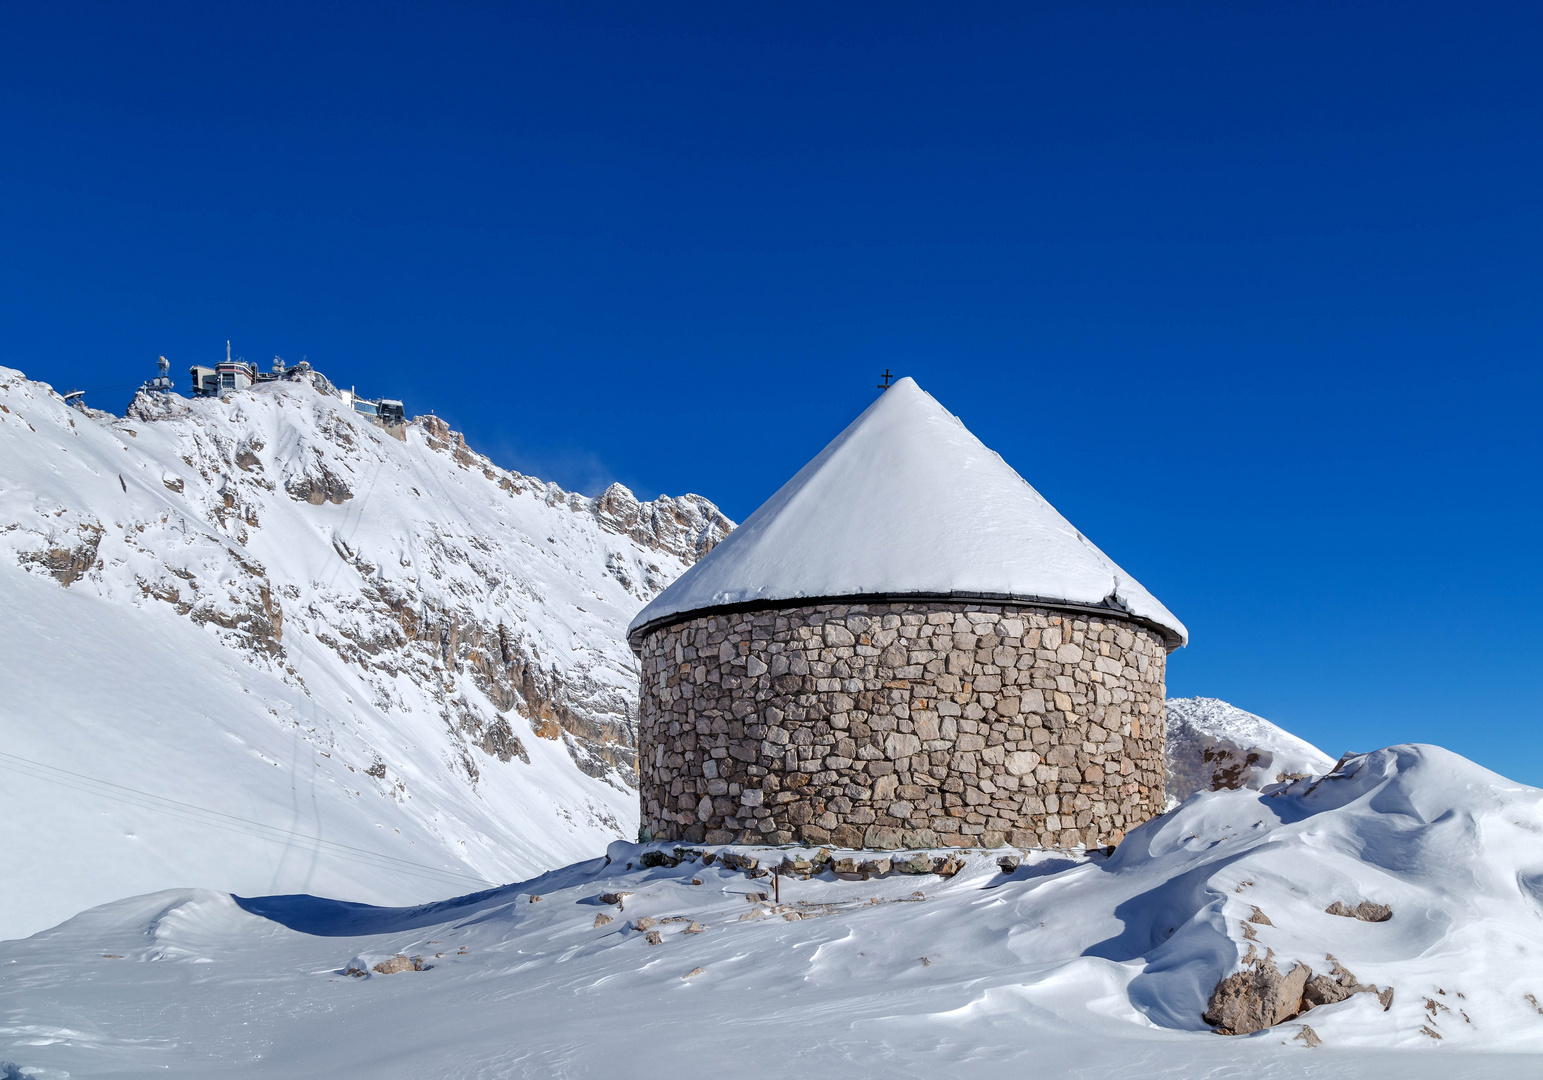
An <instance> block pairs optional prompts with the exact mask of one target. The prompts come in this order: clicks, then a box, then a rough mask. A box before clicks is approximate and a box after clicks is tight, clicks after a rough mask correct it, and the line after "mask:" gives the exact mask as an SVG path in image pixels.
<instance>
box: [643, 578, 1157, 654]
mask: <svg viewBox="0 0 1543 1080" xmlns="http://www.w3.org/2000/svg"><path fill="white" fill-rule="evenodd" d="M915 602H922V603H936V604H997V605H1000V606H1002V607H1024V608H1046V609H1048V610H1050V611H1063V612H1067V613H1069V614H1073V615H1096V616H1099V617H1101V618H1105V619H1117V620H1119V621H1120V622H1126V623H1131V624H1133V625H1135V626H1140V627H1144V628H1145V629H1147V630H1151V631H1152V632H1154V633H1155V634H1157V636H1158V637H1160V638H1161V639H1162V641H1163V647H1164V648H1165V649H1167V650H1168V651H1169V652H1173V650H1175V649H1177V648H1178V647H1179V646H1180V645H1182V644H1183V641H1182V640H1181V639H1180V638H1179V636H1178V635H1177V634H1176V633H1174V632H1173V631H1172V630H1170V629H1168V628H1167V627H1166V626H1163V625H1162V624H1161V623H1157V622H1153V621H1152V620H1151V619H1144V618H1142V617H1141V616H1139V615H1132V614H1131V613H1130V612H1129V611H1127V610H1126V609H1125V608H1123V607H1119V606H1116V605H1114V604H1109V603H1103V604H1074V603H1072V602H1070V601H1067V600H1047V599H1046V598H1044V597H1042V596H1008V595H1006V594H1005V593H1003V594H999V593H978V592H949V593H931V592H928V593H858V594H857V595H855V596H795V597H789V598H787V599H781V600H745V601H742V602H740V603H737V604H717V605H714V606H713V607H704V608H695V609H693V610H691V611H680V612H676V613H675V614H673V615H662V616H660V617H659V618H657V619H653V620H651V621H650V622H646V623H644V624H643V625H642V626H639V627H638V628H637V629H635V630H632V631H630V632H629V633H628V634H627V644H628V645H630V646H631V647H632V651H633V653H634V654H636V655H637V656H642V655H643V639H644V638H646V637H647V636H648V635H649V634H652V633H653V632H654V631H655V630H660V629H663V628H664V627H666V626H674V625H676V624H678V623H684V622H690V621H691V620H693V619H700V618H702V617H704V616H707V615H738V614H742V613H744V612H747V611H773V610H777V609H782V608H788V609H792V608H809V607H820V606H821V605H824V604H843V605H847V606H852V605H861V604H896V603H915Z"/></svg>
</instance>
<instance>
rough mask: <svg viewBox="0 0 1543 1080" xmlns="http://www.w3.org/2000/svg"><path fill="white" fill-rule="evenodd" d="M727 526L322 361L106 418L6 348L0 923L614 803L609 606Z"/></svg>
mask: <svg viewBox="0 0 1543 1080" xmlns="http://www.w3.org/2000/svg"><path fill="white" fill-rule="evenodd" d="M394 436H395V437H394ZM729 528H730V523H729V522H728V521H726V520H725V519H724V518H723V516H722V515H721V514H719V513H718V511H717V509H716V508H715V507H714V506H713V505H712V504H711V503H709V502H707V501H706V500H705V499H701V498H699V497H697V496H690V495H688V496H685V497H683V498H678V499H670V498H662V499H659V500H657V501H655V502H652V503H639V502H638V501H637V500H636V499H635V498H633V497H632V495H631V493H630V492H628V491H627V490H626V489H625V488H622V487H620V486H619V485H617V486H613V487H612V488H611V489H610V490H609V491H607V492H606V493H605V494H604V495H602V496H601V497H599V498H598V499H589V498H584V497H582V496H578V495H574V494H570V493H568V492H565V491H562V490H561V489H559V488H557V487H556V486H555V485H551V484H542V483H541V482H539V481H535V480H532V479H529V478H527V477H524V476H521V475H519V474H518V473H512V472H506V471H504V470H502V469H498V468H496V467H494V466H493V465H492V464H491V463H490V462H489V461H488V460H487V459H485V458H483V457H482V456H480V455H478V454H475V453H473V452H472V451H470V450H468V449H467V447H466V446H465V444H464V441H463V440H461V438H460V437H459V436H458V435H456V434H455V433H454V432H452V431H450V430H449V429H448V428H447V427H446V426H445V425H444V423H443V422H442V421H439V420H437V419H435V418H433V417H420V418H418V419H417V420H415V421H414V422H413V423H411V424H409V425H407V426H406V427H405V428H397V429H395V431H394V433H393V432H391V431H387V430H384V429H382V428H379V427H376V426H374V425H373V424H371V423H369V422H367V421H365V420H364V418H363V417H361V416H359V415H358V414H356V413H355V412H353V411H352V410H351V409H349V408H348V407H347V406H346V405H345V404H344V402H343V401H342V400H341V399H340V398H339V397H338V396H337V394H336V393H335V392H331V390H330V387H329V386H328V385H327V383H326V382H325V380H323V379H321V378H320V377H319V376H307V377H306V379H305V380H304V381H299V382H277V383H266V384H259V385H258V386H257V387H254V388H253V389H251V390H249V391H243V392H240V393H236V394H234V395H232V396H231V397H229V398H228V399H226V400H212V399H200V400H195V401H188V400H186V399H183V398H180V397H176V396H170V395H157V394H142V395H140V396H139V397H138V398H137V399H136V400H135V402H134V404H133V406H131V408H130V410H129V415H128V417H127V418H117V417H113V416H111V415H109V414H106V413H99V412H93V413H89V414H88V413H85V412H82V411H80V410H76V409H72V408H69V407H67V406H66V405H65V404H64V403H63V401H62V399H61V398H60V397H59V396H58V395H57V394H55V393H54V392H53V391H52V390H51V389H50V388H49V387H47V386H46V385H43V384H40V383H36V382H30V381H28V380H26V379H25V378H24V377H23V376H22V375H21V373H19V372H16V371H12V370H9V369H0V612H3V617H0V685H3V688H4V692H3V693H0V852H3V853H4V862H5V873H4V878H5V880H6V881H7V883H8V884H7V886H6V887H5V888H3V889H0V937H9V936H15V935H19V934H23V933H30V932H32V931H35V930H38V929H41V928H42V927H44V926H49V925H52V924H54V923H56V922H58V921H59V920H60V919H61V918H64V917H67V916H68V915H69V914H70V913H72V912H75V911H79V910H80V909H82V908H83V907H87V906H90V905H93V904H98V903H102V902H104V901H107V900H110V899H113V898H115V897H119V896H123V895H125V894H127V893H136V892H145V891H150V890H155V889H162V888H167V887H171V886H181V885H200V886H205V887H211V888H220V889H230V890H234V891H239V892H274V891H305V892H316V893H322V894H327V895H334V896H340V897H348V898H351V899H357V900H364V901H374V902H380V903H407V902H413V901H416V900H422V899H426V898H429V897H432V896H440V895H444V894H445V893H446V892H447V891H452V892H453V891H460V890H464V889H465V888H468V887H476V885H477V884H479V883H483V882H488V883H492V882H500V881H507V880H511V879H512V878H516V877H521V876H525V875H527V874H530V873H534V872H536V871H537V870H539V869H544V868H547V867H551V866H556V865H562V864H564V863H567V862H570V861H572V860H573V859H576V858H581V857H584V856H586V855H588V854H592V853H593V852H595V851H598V850H601V849H603V847H604V845H605V844H606V843H609V842H610V841H613V840H615V839H616V838H617V837H619V836H631V835H634V834H635V829H636V813H637V809H636V796H635V794H634V793H633V791H632V790H631V788H630V787H629V786H628V782H629V780H630V778H631V776H632V746H633V737H632V730H631V717H632V710H633V708H634V703H635V699H636V679H637V676H636V668H635V663H634V660H633V658H632V656H631V654H630V653H629V651H628V650H627V647H626V645H625V643H624V641H623V638H622V633H623V628H624V627H625V625H626V623H627V621H628V620H629V619H630V618H631V617H632V615H633V614H635V613H636V612H637V610H638V609H639V608H641V607H642V606H643V604H644V603H645V602H646V601H647V600H648V599H650V598H651V597H652V596H654V595H655V594H656V593H657V592H658V591H659V590H660V589H661V588H663V587H664V586H665V585H666V584H667V583H668V582H670V581H671V580H673V579H674V578H675V577H676V576H677V575H679V574H680V573H681V572H682V571H683V570H684V569H685V568H686V567H687V566H688V565H689V564H690V563H691V562H693V561H694V560H695V559H696V558H698V557H699V556H700V555H701V554H703V553H704V552H706V551H707V550H709V549H710V548H711V547H712V546H713V544H714V543H716V541H717V540H718V539H720V538H721V537H722V536H723V535H724V534H725V533H726V532H727V531H728V529H729ZM23 882H24V883H25V885H24V887H18V883H23Z"/></svg>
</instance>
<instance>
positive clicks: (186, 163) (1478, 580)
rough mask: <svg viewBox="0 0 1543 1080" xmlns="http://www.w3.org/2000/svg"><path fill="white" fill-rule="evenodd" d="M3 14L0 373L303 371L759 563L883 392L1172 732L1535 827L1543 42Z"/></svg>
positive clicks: (148, 13) (1541, 678)
mask: <svg viewBox="0 0 1543 1080" xmlns="http://www.w3.org/2000/svg"><path fill="white" fill-rule="evenodd" d="M325 7H326V10H325V11H321V10H317V8H318V5H296V6H290V5H284V4H262V5H251V6H242V5H231V4H217V5H200V6H189V7H177V6H173V5H164V4H161V5H144V6H141V7H138V8H134V7H131V6H129V5H121V4H113V5H76V4H65V3H53V4H46V5H45V4H35V5H30V7H23V6H22V5H10V6H8V7H7V8H6V10H5V12H4V14H3V15H0V331H3V332H0V363H4V364H7V365H11V366H15V367H20V368H22V369H23V370H25V371H26V372H27V373H28V374H30V375H32V376H33V377H35V378H41V379H45V380H48V381H50V382H52V383H54V384H56V385H57V386H59V387H60V388H61V389H64V388H67V387H69V386H79V387H82V388H85V389H87V390H89V391H92V393H91V394H90V399H91V400H92V401H93V402H94V403H95V404H97V405H99V406H104V407H112V408H116V409H121V408H122V406H123V404H124V403H125V401H126V400H127V396H128V389H129V385H130V384H132V383H134V382H137V381H138V380H139V379H140V378H143V377H145V376H147V375H149V374H152V373H153V367H152V365H153V362H154V358H155V356H156V354H158V353H165V354H166V355H167V356H169V357H170V358H171V359H172V360H173V361H174V363H175V365H176V367H175V368H174V374H176V375H177V376H178V379H179V381H180V382H182V383H183V384H185V380H186V375H185V372H186V368H187V365H189V364H191V363H193V362H208V361H209V360H211V359H213V358H215V357H217V356H220V355H222V352H223V348H224V342H225V340H226V339H227V338H230V339H232V340H233V341H234V343H235V348H236V350H237V352H238V353H240V354H244V355H245V356H246V357H248V358H249V359H256V360H260V361H263V362H266V361H268V360H269V359H270V358H271V357H272V356H273V355H274V354H275V353H280V354H282V355H283V356H284V357H285V358H286V359H288V360H291V361H294V360H298V359H300V358H301V356H302V355H304V356H307V357H309V359H310V360H311V361H312V363H314V364H315V365H317V366H318V367H319V368H321V369H322V370H323V371H325V372H326V373H327V374H328V375H330V376H331V377H332V378H333V379H334V380H335V381H337V382H340V383H342V384H344V385H348V384H355V385H357V386H358V387H359V389H360V391H361V392H367V393H371V394H375V395H380V394H385V395H388V396H397V397H401V398H403V399H405V401H406V402H407V405H408V408H409V411H412V412H422V411H428V410H429V409H434V410H435V411H437V412H438V413H440V414H441V415H442V416H445V417H447V418H448V419H450V420H451V421H452V422H453V423H454V424H455V425H456V426H458V427H460V428H461V429H463V430H464V431H465V432H466V434H467V437H468V440H469V441H470V442H471V443H472V444H473V445H474V446H476V447H478V448H479V449H482V450H484V451H487V452H489V453H490V454H491V455H492V456H493V457H494V458H495V459H496V460H498V461H499V462H500V463H502V464H505V465H509V466H512V467H516V468H520V469H522V470H524V471H527V472H532V473H535V474H537V475H539V476H542V477H544V478H548V479H555V480H557V481H559V482H560V483H563V484H564V485H566V486H569V487H577V488H580V489H583V490H586V491H591V492H593V491H596V490H598V489H600V488H601V487H603V486H604V485H605V484H606V483H608V482H610V481H611V480H613V479H619V480H621V481H622V482H623V483H626V484H627V485H629V486H630V487H632V488H633V489H634V490H636V491H638V492H639V493H640V494H643V495H654V494H657V493H659V492H661V491H665V492H672V493H679V492H684V491H696V492H700V493H702V494H704V495H707V496H709V497H710V498H712V499H714V500H716V501H717V502H718V503H719V504H720V505H721V506H722V507H723V508H724V510H725V511H726V512H727V513H729V514H730V515H731V516H733V517H735V518H743V517H744V516H745V515H747V514H748V513H749V512H750V511H751V510H753V509H754V508H755V507H756V506H757V505H758V504H759V503H760V501H761V500H762V499H764V498H765V497H766V496H767V495H768V494H770V493H771V492H772V491H773V490H775V489H776V487H777V486H778V485H779V484H780V483H781V482H782V481H783V480H784V479H786V478H787V477H788V476H789V475H791V474H792V473H793V472H794V471H795V470H796V469H797V468H798V466H800V465H801V464H802V463H803V462H804V461H805V460H806V459H807V458H809V457H810V456H812V455H813V454H814V453H815V452H816V451H817V450H818V449H819V447H820V446H822V445H823V444H824V443H825V442H826V441H827V440H828V439H829V438H830V437H831V436H832V435H834V434H835V433H836V432H837V431H838V430H840V428H841V427H842V426H843V425H844V424H845V423H846V422H847V421H848V420H850V419H851V418H852V417H853V416H855V415H856V414H857V413H858V412H859V411H860V410H861V409H862V408H863V407H864V406H866V405H867V404H868V403H869V402H870V401H871V400H872V398H873V396H874V394H875V393H876V392H877V391H876V390H875V389H874V384H875V381H876V376H877V375H878V374H879V372H881V371H882V370H883V369H884V368H886V367H888V368H890V369H892V370H894V371H896V372H897V373H902V374H909V375H913V376H915V377H916V378H917V379H918V381H919V382H920V383H921V384H922V386H923V387H925V388H926V389H928V390H929V391H931V392H932V393H933V394H934V395H936V396H937V397H938V398H939V399H940V400H941V401H942V402H943V404H944V405H946V406H948V407H949V408H951V409H952V410H954V411H955V412H957V413H958V414H959V415H960V416H961V417H962V418H963V419H964V420H965V422H966V423H967V424H969V425H970V426H971V427H972V428H973V429H974V430H975V432H976V433H977V434H978V435H980V436H981V438H982V439H984V440H985V441H986V443H987V444H988V445H990V446H992V447H994V448H995V449H997V450H998V451H1000V452H1001V453H1002V455H1003V456H1004V457H1005V458H1006V459H1007V460H1008V461H1009V462H1010V463H1012V464H1013V465H1014V466H1016V467H1017V468H1018V470H1019V471H1020V472H1021V473H1022V474H1023V475H1024V476H1025V477H1026V478H1027V479H1028V480H1029V481H1030V482H1031V483H1033V484H1035V485H1036V486H1037V487H1038V488H1039V489H1040V490H1041V491H1042V492H1044V493H1045V495H1046V496H1047V497H1048V498H1049V499H1050V500H1051V501H1052V502H1053V503H1055V504H1056V506H1057V507H1059V508H1060V509H1061V510H1062V512H1063V513H1065V514H1066V515H1067V516H1068V517H1069V518H1070V519H1071V520H1072V521H1073V522H1075V523H1076V524H1077V525H1078V526H1079V527H1080V528H1081V529H1082V530H1083V531H1084V532H1085V533H1086V534H1087V535H1089V536H1090V537H1092V538H1093V539H1094V540H1095V541H1096V542H1097V543H1099V544H1100V545H1101V546H1103V547H1104V549H1105V550H1107V551H1108V552H1109V553H1110V554H1111V555H1113V556H1114V557H1115V558H1116V559H1117V560H1118V561H1120V562H1121V563H1122V564H1123V565H1124V566H1125V567H1126V568H1127V569H1128V570H1130V571H1131V572H1132V573H1133V574H1135V575H1136V576H1137V577H1138V578H1139V579H1140V580H1141V581H1143V582H1144V583H1145V584H1146V585H1147V586H1148V587H1149V588H1151V589H1152V591H1154V592H1155V593H1156V594H1157V595H1158V596H1160V597H1161V598H1162V599H1163V600H1164V601H1165V602H1166V603H1167V604H1168V605H1169V606H1170V607H1171V608H1172V609H1173V610H1174V611H1175V612H1176V613H1177V614H1178V615H1179V616H1180V617H1181V618H1183V619H1184V620H1185V621H1186V622H1187V623H1188V624H1189V627H1190V630H1191V632H1192V635H1193V644H1192V645H1191V646H1190V647H1189V648H1187V649H1185V650H1183V651H1181V652H1179V653H1177V654H1175V655H1174V657H1173V658H1172V661H1171V667H1170V676H1169V688H1170V692H1171V693H1173V694H1175V695H1187V694H1207V695H1214V696H1218V697H1223V698H1227V699H1229V700H1231V701H1233V702H1235V703H1236V704H1238V705H1241V706H1243V707H1245V708H1248V709H1251V710H1253V711H1255V712H1259V713H1261V714H1263V715H1265V716H1268V717H1270V718H1272V719H1274V720H1276V721H1278V722H1280V723H1282V724H1284V725H1286V726H1287V727H1289V728H1291V729H1293V730H1295V731H1297V732H1299V733H1300V734H1302V735H1304V736H1306V737H1307V738H1310V739H1313V740H1314V741H1316V742H1318V743H1319V744H1320V745H1322V746H1323V747H1324V749H1326V750H1328V751H1329V752H1331V753H1334V754H1338V753H1339V752H1341V751H1343V750H1347V749H1370V748H1373V747H1376V746H1381V745H1384V744H1387V743H1391V742H1396V741H1402V740H1422V741H1431V742H1439V743H1443V744H1445V745H1447V746H1450V747H1452V748H1454V749H1456V750H1458V751H1460V752H1462V753H1464V754H1467V755H1469V756H1471V757H1473V758H1475V759H1477V760H1479V761H1480V762H1482V763H1484V764H1486V765H1489V766H1490V767H1492V768H1496V769H1499V770H1501V771H1503V772H1506V773H1508V774H1510V775H1512V776H1515V777H1517V778H1519V779H1524V780H1528V781H1530V782H1533V783H1543V724H1540V721H1543V665H1540V663H1539V655H1540V652H1543V627H1540V620H1539V615H1538V608H1539V602H1540V600H1543V589H1540V585H1539V580H1540V579H1539V573H1538V568H1537V558H1538V547H1539V545H1538V540H1537V538H1538V531H1539V525H1540V517H1543V515H1540V511H1539V494H1540V483H1539V470H1540V465H1543V453H1540V437H1539V424H1538V414H1539V394H1540V390H1543V385H1540V381H1543V380H1540V378H1539V375H1538V366H1539V358H1540V346H1543V304H1540V302H1539V299H1540V297H1539V294H1540V288H1539V287H1540V284H1543V243H1540V242H1543V209H1540V205H1539V192H1540V190H1543V169H1540V166H1543V149H1540V141H1539V137H1540V134H1543V115H1540V113H1543V64H1540V63H1539V62H1538V57H1537V49H1538V43H1539V41H1540V40H1543V9H1540V8H1539V7H1538V6H1537V5H1533V4H1516V5H1503V4H1491V5H1483V4H1471V3H1469V4H1450V5H1430V4H1420V3H1409V2H1400V3H1387V4H1353V3H1334V4H1313V3H1289V4H1288V3H1276V4H1249V3H1227V4H1223V3H1215V4H1133V5H1120V4H1104V5H1090V4H1063V5H1039V4H1004V5H997V6H993V5H970V6H968V7H967V8H965V9H961V8H960V6H959V5H941V6H940V5H927V6H926V7H918V8H914V9H908V8H907V7H906V6H905V5H894V4H882V5H832V4H817V5H804V6H800V5H792V4H787V3H780V4H765V5H724V4H706V3H703V4H692V5H684V4H621V5H617V6H615V7H588V8H582V9H581V8H580V7H579V6H578V5H551V6H502V5H500V6H490V5H476V4H433V5H428V4H425V5H421V6H420V5H402V4H396V5H392V4H374V3H372V4H357V5H344V4H332V5H326V6H325Z"/></svg>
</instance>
